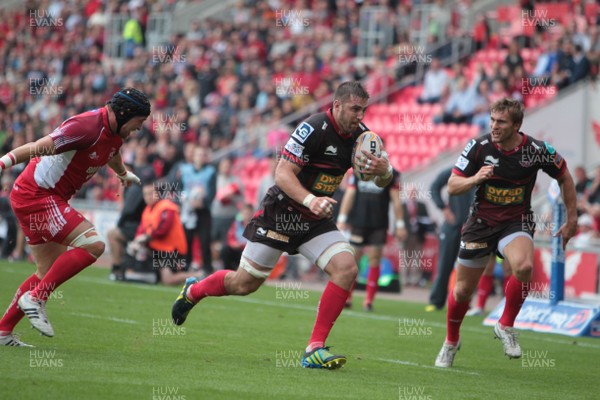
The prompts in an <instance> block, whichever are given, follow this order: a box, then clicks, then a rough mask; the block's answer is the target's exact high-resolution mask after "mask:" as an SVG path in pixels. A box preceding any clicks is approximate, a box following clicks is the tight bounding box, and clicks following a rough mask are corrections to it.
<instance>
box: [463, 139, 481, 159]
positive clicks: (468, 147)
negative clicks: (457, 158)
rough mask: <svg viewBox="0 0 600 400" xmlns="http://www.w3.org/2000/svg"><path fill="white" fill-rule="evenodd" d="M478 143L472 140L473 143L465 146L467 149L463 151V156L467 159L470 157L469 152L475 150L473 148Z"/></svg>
mask: <svg viewBox="0 0 600 400" xmlns="http://www.w3.org/2000/svg"><path fill="white" fill-rule="evenodd" d="M476 143H477V140H475V139H471V141H470V142H469V143H467V145H466V146H465V149H464V150H463V152H462V153H461V154H462V155H463V156H465V157H466V156H468V155H469V151H471V149H472V148H473V146H475V144H476Z"/></svg>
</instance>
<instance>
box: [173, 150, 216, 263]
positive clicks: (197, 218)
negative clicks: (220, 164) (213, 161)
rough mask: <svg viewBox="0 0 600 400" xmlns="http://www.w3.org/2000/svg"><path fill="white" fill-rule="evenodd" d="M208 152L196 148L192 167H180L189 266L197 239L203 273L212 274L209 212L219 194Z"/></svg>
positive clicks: (186, 165) (182, 215)
mask: <svg viewBox="0 0 600 400" xmlns="http://www.w3.org/2000/svg"><path fill="white" fill-rule="evenodd" d="M210 157H211V153H210V150H209V149H206V148H203V147H201V146H196V148H195V149H194V154H193V156H192V163H191V164H183V165H181V166H180V167H179V173H180V176H181V182H182V185H183V190H182V205H181V220H182V222H183V224H184V227H185V237H186V241H187V246H188V248H189V249H190V251H188V253H187V257H186V263H187V265H191V263H192V249H193V247H192V246H193V241H194V238H195V237H196V236H197V237H198V238H199V239H200V246H201V249H202V270H203V271H204V272H205V273H207V274H210V273H212V271H213V266H212V253H211V248H210V236H211V229H212V216H211V212H210V208H211V205H212V202H213V199H214V198H215V193H216V171H215V167H213V166H212V165H210V164H209V162H210Z"/></svg>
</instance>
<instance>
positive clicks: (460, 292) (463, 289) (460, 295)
mask: <svg viewBox="0 0 600 400" xmlns="http://www.w3.org/2000/svg"><path fill="white" fill-rule="evenodd" d="M473 291H474V289H471V288H469V287H467V286H466V285H463V284H459V283H458V282H457V283H456V286H455V287H454V299H455V300H456V302H457V303H464V302H465V301H469V300H471V296H472V295H473Z"/></svg>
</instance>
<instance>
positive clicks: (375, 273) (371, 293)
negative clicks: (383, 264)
mask: <svg viewBox="0 0 600 400" xmlns="http://www.w3.org/2000/svg"><path fill="white" fill-rule="evenodd" d="M378 282H379V267H370V268H369V276H368V277H367V297H366V298H365V304H371V303H373V299H374V298H375V294H376V293H377V288H378V287H379V283H378Z"/></svg>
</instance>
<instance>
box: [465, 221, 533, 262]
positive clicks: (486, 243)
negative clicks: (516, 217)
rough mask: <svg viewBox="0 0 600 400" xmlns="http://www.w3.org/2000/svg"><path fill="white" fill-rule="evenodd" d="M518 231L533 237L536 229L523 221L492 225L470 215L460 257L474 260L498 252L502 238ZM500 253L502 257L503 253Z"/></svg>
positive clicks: (466, 223)
mask: <svg viewBox="0 0 600 400" xmlns="http://www.w3.org/2000/svg"><path fill="white" fill-rule="evenodd" d="M517 232H524V233H527V234H529V236H531V237H532V238H533V234H534V233H535V229H532V226H531V224H527V223H523V222H521V221H513V222H508V223H506V224H502V225H496V226H490V225H488V224H487V223H485V222H484V221H483V220H481V219H480V218H477V217H469V218H468V219H467V221H466V222H465V223H464V225H463V227H462V231H461V238H460V250H459V251H458V257H459V258H462V259H465V260H472V259H477V258H482V257H485V256H487V255H488V254H490V253H492V252H497V250H498V243H499V242H500V240H502V238H505V237H507V236H509V235H511V234H513V233H517ZM498 255H499V256H500V257H502V255H501V254H499V253H498Z"/></svg>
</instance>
